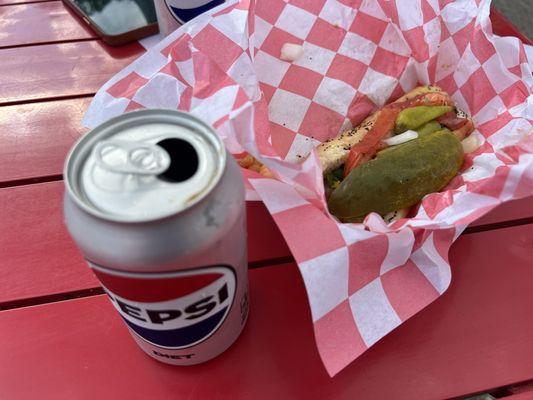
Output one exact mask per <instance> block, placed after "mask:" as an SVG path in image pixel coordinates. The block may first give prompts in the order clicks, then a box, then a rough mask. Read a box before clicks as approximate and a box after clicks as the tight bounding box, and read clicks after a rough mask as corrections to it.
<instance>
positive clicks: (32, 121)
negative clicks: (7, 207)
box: [0, 98, 91, 184]
mask: <svg viewBox="0 0 533 400" xmlns="http://www.w3.org/2000/svg"><path fill="white" fill-rule="evenodd" d="M90 100H91V98H82V99H73V100H63V101H50V102H43V103H29V104H23V105H17V106H6V107H2V108H0V143H2V145H1V146H0V184H1V182H6V181H13V180H19V179H29V178H34V177H43V176H48V175H58V174H61V173H62V170H63V162H64V160H65V157H66V155H67V153H68V151H69V149H70V147H71V146H72V144H73V143H74V142H75V141H76V140H77V139H78V138H79V137H80V136H81V135H82V134H83V133H84V132H86V131H87V130H86V129H85V128H82V126H81V123H80V122H81V119H82V118H83V114H84V113H85V110H86V109H87V107H88V106H89V103H90Z"/></svg>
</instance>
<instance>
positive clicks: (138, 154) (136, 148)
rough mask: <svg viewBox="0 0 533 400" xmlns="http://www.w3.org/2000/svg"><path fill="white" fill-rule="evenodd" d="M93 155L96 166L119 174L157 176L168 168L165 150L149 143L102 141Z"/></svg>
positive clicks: (168, 162)
mask: <svg viewBox="0 0 533 400" xmlns="http://www.w3.org/2000/svg"><path fill="white" fill-rule="evenodd" d="M93 154H94V158H95V160H96V163H97V164H98V166H100V167H102V168H104V169H106V170H108V171H111V172H117V173H120V174H135V175H159V174H161V173H163V172H165V171H166V170H167V169H168V167H169V166H170V156H169V155H168V153H167V152H166V150H165V149H163V148H162V147H160V146H157V145H154V144H149V143H139V142H128V141H126V140H116V139H115V140H104V141H101V142H98V143H97V144H96V146H94V150H93Z"/></svg>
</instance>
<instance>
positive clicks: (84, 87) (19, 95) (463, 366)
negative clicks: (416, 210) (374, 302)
mask: <svg viewBox="0 0 533 400" xmlns="http://www.w3.org/2000/svg"><path fill="white" fill-rule="evenodd" d="M492 20H493V24H494V25H493V28H494V31H495V32H496V33H498V34H500V35H514V36H519V37H521V35H520V33H519V32H517V31H516V30H515V29H514V28H513V26H512V25H510V24H509V23H508V22H507V21H506V20H505V19H503V18H502V17H501V15H499V14H497V13H495V12H493V15H492ZM0 21H1V24H0V26H1V30H0V232H1V233H0V255H1V261H0V272H1V276H2V279H1V281H0V282H1V283H0V288H1V290H0V399H36V398H50V399H95V398H98V399H169V398H187V399H204V398H224V399H225V398H228V399H236V398H246V399H247V398H253V399H273V398H276V399H285V398H288V399H297V398H304V397H305V398H308V399H315V398H316V399H329V398H332V399H344V398H346V399H348V398H349V399H354V398H361V399H389V398H391V399H392V398H394V399H442V398H450V397H457V396H465V395H468V394H472V393H478V392H488V391H491V392H492V393H493V394H494V395H495V396H498V397H507V396H508V397H507V398H509V399H512V400H515V399H516V400H519V399H526V398H533V387H532V386H530V385H528V384H527V382H528V381H529V380H533V341H532V338H533V313H532V312H531V305H532V304H533V279H532V278H531V277H532V270H531V267H532V265H531V264H532V262H531V260H532V258H533V201H532V198H529V199H523V200H519V201H514V202H511V203H507V204H505V205H503V206H500V207H499V208H497V209H495V210H494V211H493V212H491V213H490V214H489V215H487V216H485V217H483V218H481V219H480V220H478V221H477V222H476V223H475V224H474V225H473V226H471V227H469V228H468V229H467V230H466V231H465V234H464V235H462V236H461V237H460V238H459V239H458V240H457V242H456V243H455V244H454V245H453V247H452V250H451V254H450V262H451V265H452V268H453V279H452V283H451V286H450V288H449V289H448V291H447V292H446V293H445V294H444V295H443V296H442V297H440V298H439V299H438V300H436V301H435V302H434V303H433V304H431V305H430V306H429V307H427V309H425V310H424V311H422V312H421V313H419V314H418V315H416V316H415V317H413V318H411V319H410V320H408V321H407V322H406V323H405V324H403V325H402V326H400V327H399V328H398V329H396V330H395V331H394V332H393V333H391V334H390V335H388V336H386V337H385V338H384V339H383V340H381V341H380V343H378V344H377V345H375V346H374V347H372V348H371V349H370V350H368V351H367V352H366V353H365V354H364V355H363V356H361V357H360V358H359V359H357V360H356V361H355V362H353V363H352V364H351V365H350V366H349V367H347V368H346V369H345V370H343V371H342V372H341V373H339V374H338V375H337V376H335V377H334V378H329V376H328V375H327V373H326V371H325V369H324V367H323V365H322V363H321V361H320V358H319V355H318V352H317V349H316V347H315V344H314V338H313V329H312V322H311V316H310V312H309V307H308V304H307V299H306V295H305V289H304V285H303V282H302V280H301V278H300V275H299V273H298V270H297V267H296V265H295V264H294V261H293V259H292V256H291V254H290V251H289V249H288V247H287V245H286V243H285V241H284V240H283V238H282V236H281V234H280V232H279V230H278V229H277V227H276V225H275V224H274V222H273V220H272V218H271V217H270V215H269V214H268V212H267V211H266V209H265V207H264V206H263V205H262V204H261V203H259V202H248V203H247V213H248V231H249V237H248V246H249V265H250V291H251V311H250V319H249V322H248V324H247V326H246V328H245V330H244V332H243V334H242V336H241V337H240V339H239V340H238V341H237V343H236V344H235V345H234V346H232V347H231V348H230V349H229V350H228V351H227V352H225V353H224V354H223V355H222V356H220V357H218V358H217V359H215V360H213V361H211V362H209V363H206V364H203V365H199V366H194V367H172V366H169V365H165V364H162V363H159V362H157V361H155V360H153V359H151V358H149V357H147V356H146V355H144V353H142V352H141V351H140V350H139V349H138V348H137V345H136V344H135V342H134V341H133V340H132V339H131V338H130V335H129V333H128V332H127V330H126V328H125V326H124V325H123V323H122V322H121V320H120V318H119V316H118V315H117V314H116V312H115V311H114V309H113V307H112V305H111V304H110V302H109V301H108V300H107V299H106V297H105V295H104V294H103V291H102V289H101V288H100V286H99V283H98V281H97V280H96V278H95V277H94V275H93V274H92V272H90V270H89V269H88V268H87V266H86V265H85V263H84V261H83V259H82V257H81V255H80V253H79V252H78V250H77V249H76V248H75V246H74V243H73V242H72V240H71V239H70V237H69V236H68V234H67V232H66V230H65V227H64V226H63V220H62V219H63V218H62V195H63V182H62V180H61V179H62V176H61V171H62V165H63V161H64V158H65V155H66V153H67V151H68V149H69V148H70V146H71V145H72V144H73V142H74V141H75V140H76V139H77V138H79V137H80V135H82V134H83V133H84V132H85V130H84V129H83V128H82V127H81V124H80V120H81V118H82V116H83V113H84V111H85V109H86V108H87V106H88V104H89V102H90V100H91V98H92V96H93V95H94V93H95V92H96V91H97V89H98V88H99V87H100V86H101V85H102V84H103V83H104V82H105V81H106V80H107V79H109V78H110V77H111V76H112V75H113V74H114V73H115V72H117V71H119V70H120V69H121V68H122V67H124V66H126V65H127V64H128V63H130V62H131V61H132V60H134V59H135V58H136V57H138V56H139V55H140V54H142V53H143V52H144V49H143V47H142V46H141V45H140V44H138V43H133V44H129V45H126V46H123V47H117V48H112V47H108V46H106V45H104V44H103V43H102V41H101V40H99V39H98V38H97V37H96V35H95V34H94V33H93V32H92V31H91V30H90V29H89V28H87V27H86V26H85V25H84V23H83V22H82V21H80V20H79V19H78V18H77V17H76V16H75V15H73V14H72V13H71V12H70V11H69V10H67V9H66V8H65V6H64V5H63V3H62V2H61V1H57V0H44V1H35V0H0ZM521 38H522V40H525V41H526V40H527V39H526V38H524V37H521ZM509 270H511V271H512V272H511V273H509ZM504 271H505V272H504ZM503 277H505V279H503ZM520 383H522V384H520ZM524 383H525V384H524ZM529 390H531V391H529Z"/></svg>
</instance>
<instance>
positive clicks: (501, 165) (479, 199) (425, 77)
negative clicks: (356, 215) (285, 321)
mask: <svg viewBox="0 0 533 400" xmlns="http://www.w3.org/2000/svg"><path fill="white" fill-rule="evenodd" d="M489 5H490V4H489V2H488V1H480V0H464V1H455V2H452V1H450V0H409V1H406V0H403V1H401V2H400V1H399V0H396V1H387V0H380V1H366V0H326V1H324V0H316V1H312V0H287V1H284V0H258V1H257V2H254V1H252V0H241V1H232V2H228V3H226V4H225V5H223V6H220V7H218V8H216V9H214V10H212V11H211V12H209V13H208V14H205V15H203V16H201V17H200V18H198V19H196V20H194V21H193V22H191V23H189V24H187V25H185V26H183V27H181V28H180V29H178V30H177V31H176V32H174V33H173V34H172V35H170V36H169V37H167V38H166V39H165V40H163V41H162V42H161V43H159V44H158V45H156V46H155V47H153V48H152V49H151V50H150V51H149V52H148V53H147V54H146V55H144V56H142V57H141V58H140V59H138V60H137V61H136V62H134V63H133V64H131V65H130V66H129V67H127V68H126V69H124V70H123V71H121V72H120V73H119V74H117V75H116V76H115V77H113V78H112V79H111V80H110V81H109V82H108V83H107V84H105V85H104V86H103V87H102V89H101V90H100V91H99V92H98V94H97V95H96V97H95V99H94V101H93V103H92V104H91V107H90V109H89V111H88V113H87V115H86V117H85V120H84V123H85V125H87V126H95V125H96V124H98V123H100V122H103V121H104V120H106V119H107V118H109V117H111V116H115V115H117V114H120V113H123V112H126V111H129V110H135V109H139V108H155V107H162V108H171V109H181V110H187V111H190V112H192V113H193V114H195V115H197V116H199V117H200V118H202V119H204V120H206V121H208V122H210V123H211V124H213V126H214V127H215V128H216V129H217V131H218V132H219V134H220V135H221V137H223V138H224V140H225V143H226V145H227V147H228V149H230V151H232V152H233V153H235V154H238V153H242V152H244V151H246V152H248V153H250V154H252V155H253V156H255V157H256V158H258V159H259V160H260V161H261V162H263V163H265V164H266V165H267V166H268V167H269V168H270V169H271V170H272V171H274V173H275V174H276V176H277V179H266V178H263V177H261V176H259V175H258V174H256V173H254V172H251V171H243V172H244V174H245V176H246V178H247V179H246V185H247V188H248V189H249V194H251V195H255V196H259V198H260V199H261V200H262V201H263V202H264V203H265V204H266V206H267V207H268V209H269V211H270V213H271V214H272V216H273V217H274V219H275V221H276V223H277V224H278V226H279V228H280V230H281V232H282V233H283V236H284V237H285V239H286V240H287V243H288V244H289V247H290V249H291V251H292V253H293V254H294V257H295V259H296V260H297V262H298V265H299V268H300V271H301V274H302V276H303V279H304V282H305V286H306V289H307V294H308V296H309V303H310V306H311V314H312V318H313V322H314V330H315V337H316V343H317V346H318V350H319V352H320V355H321V357H322V360H323V362H324V365H325V367H326V369H327V371H328V372H329V374H330V375H335V374H336V373H337V372H339V371H340V370H341V369H343V368H344V367H345V366H346V365H347V364H349V363H350V362H351V361H353V360H354V359H356V358H357V357H358V356H359V355H361V354H362V353H363V352H364V351H365V350H366V349H368V348H369V347H370V346H372V345H373V344H374V343H375V342H377V341H378V340H379V339H381V338H382V337H383V336H384V335H386V334H387V333H389V332H390V331H392V330H393V329H394V328H396V327H397V326H398V325H400V324H401V323H402V322H403V321H405V320H406V319H408V318H409V317H411V316H412V315H414V314H415V313H417V312H418V311H420V310H421V309H423V308H424V307H426V306H427V305H428V304H429V303H431V302H432V301H433V300H435V299H436V298H437V297H439V296H440V295H441V294H442V293H443V292H444V291H445V290H446V288H447V287H448V286H449V284H450V279H451V271H450V266H449V262H448V250H449V248H450V245H451V244H452V242H453V241H454V240H455V239H456V238H457V237H458V236H459V234H460V233H461V232H462V231H463V230H464V229H465V227H466V226H467V225H468V224H469V223H471V222H472V221H473V220H475V219H476V218H478V217H480V216H481V215H483V214H485V213H487V212H488V211H490V210H491V209H492V208H494V207H496V206H497V205H498V204H500V203H502V202H504V201H508V200H510V199H513V198H518V197H523V196H528V195H531V194H533V190H532V188H533V155H532V152H533V138H532V135H531V133H532V122H533V121H532V120H533V96H532V95H531V93H532V92H531V87H532V84H533V79H532V76H531V69H530V67H529V66H528V64H527V59H526V55H525V52H524V47H523V45H522V44H521V43H520V42H519V40H518V39H516V38H510V37H508V38H500V37H496V36H494V35H493V34H492V31H491V26H490V22H489V18H488V14H489ZM287 42H288V43H297V44H301V45H302V46H303V49H304V54H303V56H302V57H301V58H299V59H298V60H296V61H294V62H287V61H282V60H280V49H281V47H282V45H283V44H284V43H287ZM418 84H436V85H439V86H441V87H442V88H443V89H444V90H446V91H447V92H448V93H450V94H451V96H452V98H453V99H454V101H455V102H456V103H457V105H458V106H459V107H460V108H461V109H463V110H465V111H467V112H468V113H469V114H470V115H471V116H472V117H473V118H474V121H475V125H476V128H477V129H476V131H475V132H474V133H473V135H475V136H476V137H477V138H478V139H479V140H480V141H481V142H482V145H481V147H480V148H479V149H478V150H477V151H475V152H473V153H471V154H469V155H467V157H466V161H465V163H464V166H463V168H462V173H461V174H460V175H459V176H458V177H456V178H455V179H454V180H453V181H452V182H451V183H450V184H449V185H448V187H447V188H446V190H443V191H442V192H441V193H434V194H431V195H428V196H426V197H425V198H424V200H423V201H422V203H421V205H420V206H419V208H418V211H417V213H416V216H415V217H413V218H410V219H403V220H400V221H397V222H395V223H394V224H392V225H391V226H388V225H387V224H386V223H384V222H383V220H382V219H381V217H380V216H378V215H376V214H371V215H369V216H368V217H367V218H366V220H365V222H364V224H341V223H339V222H337V221H336V220H335V219H334V218H333V217H332V216H331V215H330V214H329V213H328V211H327V207H326V204H325V200H324V188H323V181H322V172H321V168H320V166H319V162H318V158H317V156H316V153H315V152H314V151H313V147H314V146H315V145H316V144H317V143H319V142H321V141H324V140H325V139H328V138H331V137H333V136H335V135H337V134H338V133H339V131H341V130H343V129H346V128H347V127H350V126H352V125H357V124H358V123H359V122H360V121H361V120H362V119H363V118H364V117H365V116H367V115H368V114H369V113H370V112H371V111H372V110H375V109H376V108H377V107H378V106H382V105H383V104H384V103H385V102H387V101H390V100H392V99H395V98H397V97H399V96H400V95H401V94H403V93H404V92H407V91H409V90H411V89H413V88H414V87H415V86H417V85H418ZM309 153H310V156H309V157H307V158H306V159H305V157H306V156H307V155H308V154H309ZM304 159H305V161H303V162H301V161H302V160H304Z"/></svg>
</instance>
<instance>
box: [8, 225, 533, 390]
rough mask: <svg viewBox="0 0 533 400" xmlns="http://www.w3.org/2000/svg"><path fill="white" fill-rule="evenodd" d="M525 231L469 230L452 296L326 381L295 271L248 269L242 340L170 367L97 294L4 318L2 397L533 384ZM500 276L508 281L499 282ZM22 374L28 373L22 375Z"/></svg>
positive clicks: (456, 259) (532, 286)
mask: <svg viewBox="0 0 533 400" xmlns="http://www.w3.org/2000/svg"><path fill="white" fill-rule="evenodd" d="M532 249H533V225H528V226H520V227H513V228H508V229H502V230H496V231H490V232H483V233H476V234H472V235H466V236H463V237H461V238H460V239H459V242H458V243H457V244H456V245H455V246H454V247H453V250H452V253H451V260H452V264H453V265H454V277H453V280H452V284H451V287H450V289H449V290H448V292H446V293H445V294H444V295H443V296H442V297H441V298H439V299H438V300H437V301H435V302H434V303H433V304H432V305H430V306H429V307H428V308H427V309H426V310H425V311H423V312H422V313H420V314H418V315H416V316H415V317H413V318H412V319H411V320H409V321H407V322H406V323H405V324H404V325H403V326H401V327H400V328H399V329H397V330H396V331H395V332H393V333H392V334H390V335H389V336H387V337H385V338H384V339H383V340H381V341H380V343H378V344H377V345H376V346H374V347H373V348H372V349H370V350H369V351H367V352H366V353H365V354H364V355H363V356H362V357H361V358H360V359H358V360H357V361H356V362H354V363H353V364H352V365H350V366H349V367H348V368H346V369H345V370H344V371H342V372H341V373H340V374H339V375H338V376H336V377H335V378H333V379H330V378H329V377H328V376H327V374H326V372H325V370H324V369H323V367H322V364H321V362H320V360H319V356H318V353H317V351H316V348H315V345H314V340H313V333H312V326H311V320H310V314H309V310H308V305H307V301H306V297H305V291H304V287H303V283H302V281H301V278H300V277H299V274H298V272H297V270H296V267H295V266H294V265H293V264H292V265H283V266H279V267H266V268H260V269H255V270H251V271H250V291H251V312H250V320H249V323H248V326H247V327H246V329H245V331H244V333H243V335H242V337H241V338H240V339H239V340H238V341H237V343H236V344H235V345H234V346H233V347H232V348H231V349H230V350H229V351H227V352H226V353H225V354H223V355H222V356H220V357H219V358H217V359H215V360H213V361H212V362H210V363H207V364H203V365H199V366H195V367H187V368H176V367H171V366H168V365H164V364H161V363H158V362H156V361H153V360H152V359H150V358H148V357H146V356H145V355H144V354H143V353H141V351H140V350H138V349H137V348H136V345H135V344H134V342H133V340H132V339H130V338H129V337H128V333H127V331H126V329H125V328H124V326H123V325H122V322H121V321H120V320H119V318H118V316H117V315H115V311H114V310H113V308H112V306H111V304H109V303H108V300H107V299H106V298H105V297H104V296H96V297H89V298H83V299H78V300H72V301H65V302H59V303H52V304H48V305H42V306H36V307H28V308H22V309H16V310H11V311H4V312H0V326H2V327H3V328H2V329H0V353H1V354H2V355H3V362H2V363H0V377H1V379H0V393H2V394H3V395H4V396H5V397H6V398H17V399H21V400H23V399H34V398H36V397H38V395H39V393H46V394H47V396H48V397H50V398H54V399H67V398H72V397H75V398H77V399H94V398H99V399H120V398H128V399H145V398H150V399H169V398H187V399H205V398H228V399H297V398H306V399H354V398H362V399H365V400H372V399H380V400H381V399H409V400H412V399H430V398H431V399H442V398H449V397H454V396H460V395H465V394H468V393H475V392H479V391H483V390H485V389H489V388H493V387H501V386H505V385H508V384H510V383H513V382H517V381H523V380H527V379H530V378H531V377H533V346H531V337H533V314H532V313H531V304H532V303H533V280H532V279H531V262H530V257H531V252H532ZM502 277H505V278H502ZM28 377H31V379H30V380H28Z"/></svg>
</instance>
